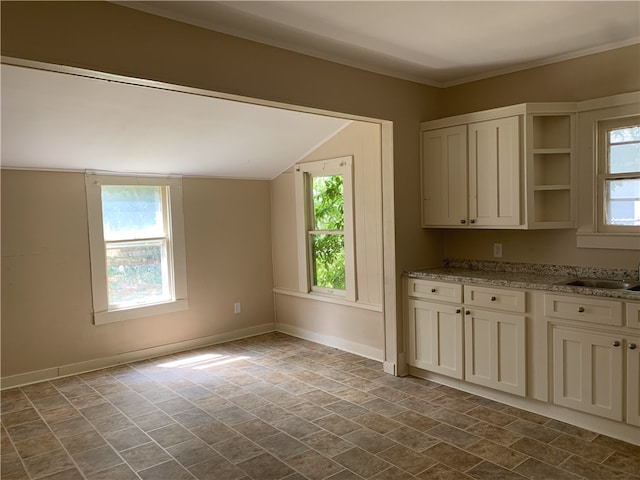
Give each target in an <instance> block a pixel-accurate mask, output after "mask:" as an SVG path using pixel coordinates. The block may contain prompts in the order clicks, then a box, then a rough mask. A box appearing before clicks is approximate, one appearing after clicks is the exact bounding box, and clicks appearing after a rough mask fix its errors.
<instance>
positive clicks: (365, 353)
mask: <svg viewBox="0 0 640 480" xmlns="http://www.w3.org/2000/svg"><path fill="white" fill-rule="evenodd" d="M276 330H277V331H279V332H282V333H286V334H287V335H291V336H292V337H298V338H302V339H304V340H309V341H311V342H315V343H320V344H322V345H326V346H328V347H333V348H337V349H339V350H344V351H345V352H349V353H354V354H356V355H360V356H361V357H366V358H370V359H371V360H377V361H378V362H382V361H383V360H384V352H383V350H382V349H380V348H374V347H370V346H369V345H364V344H362V343H357V342H351V341H349V340H345V339H343V338H339V337H334V336H332V335H323V334H321V333H316V332H311V331H309V330H305V329H303V328H300V327H294V326H292V325H287V324H284V323H278V325H277V329H276Z"/></svg>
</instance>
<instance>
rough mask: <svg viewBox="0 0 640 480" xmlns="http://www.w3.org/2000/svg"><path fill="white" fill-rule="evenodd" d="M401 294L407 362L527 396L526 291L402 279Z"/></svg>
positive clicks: (431, 370) (442, 373) (424, 368)
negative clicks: (403, 299)
mask: <svg viewBox="0 0 640 480" xmlns="http://www.w3.org/2000/svg"><path fill="white" fill-rule="evenodd" d="M452 287H457V288H452ZM463 291H464V295H463ZM405 295H406V297H405V307H406V315H405V318H406V321H407V323H406V325H407V355H408V357H407V363H408V364H409V365H410V366H413V367H417V368H421V369H423V370H428V371H430V372H435V373H439V374H441V375H447V376H449V377H453V378H457V379H461V380H466V381H469V382H473V383H477V384H479V385H483V386H486V387H490V388H495V389H497V390H502V391H505V392H509V393H514V394H516V395H521V396H524V395H525V394H526V387H527V382H526V339H525V337H526V315H525V313H524V312H525V311H526V301H525V299H526V294H525V292H523V291H519V290H507V289H496V288H488V287H477V286H469V285H464V286H462V285H460V284H453V283H446V282H434V281H423V280H418V279H406V281H405ZM496 310H498V311H496ZM500 310H502V311H500ZM504 310H507V311H509V312H510V313H505V312H504Z"/></svg>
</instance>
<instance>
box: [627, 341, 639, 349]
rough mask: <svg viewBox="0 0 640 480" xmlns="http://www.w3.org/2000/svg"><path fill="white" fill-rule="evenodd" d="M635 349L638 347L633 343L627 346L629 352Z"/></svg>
mask: <svg viewBox="0 0 640 480" xmlns="http://www.w3.org/2000/svg"><path fill="white" fill-rule="evenodd" d="M636 348H638V346H637V345H636V344H635V343H630V344H629V350H635V349H636Z"/></svg>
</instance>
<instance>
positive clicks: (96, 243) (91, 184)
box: [85, 172, 189, 325]
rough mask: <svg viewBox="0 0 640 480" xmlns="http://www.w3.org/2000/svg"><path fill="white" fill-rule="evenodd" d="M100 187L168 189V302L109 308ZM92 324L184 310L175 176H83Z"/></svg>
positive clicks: (183, 270) (181, 236) (181, 230)
mask: <svg viewBox="0 0 640 480" xmlns="http://www.w3.org/2000/svg"><path fill="white" fill-rule="evenodd" d="M103 185H145V186H155V187H167V191H168V195H167V197H168V198H167V199H166V200H167V201H166V202H165V205H166V207H165V208H166V212H165V215H166V217H165V220H166V222H167V228H168V232H167V234H168V235H167V257H168V264H169V272H167V273H168V276H169V284H170V290H172V291H171V292H170V293H171V299H170V300H168V301H163V302H159V303H152V304H144V305H136V306H127V307H123V308H110V307H109V301H108V295H107V270H106V244H105V239H104V230H103V223H102V186H103ZM85 187H86V195H87V215H88V226H89V250H90V258H91V286H92V295H93V321H94V323H95V324H96V325H102V324H106V323H112V322H120V321H124V320H131V319H134V318H142V317H149V316H155V315H161V314H165V313H171V312H176V311H180V310H186V309H187V308H189V305H188V301H187V266H186V255H185V237H184V218H183V208H182V178H181V177H176V176H138V175H116V174H100V173H95V172H87V173H86V175H85Z"/></svg>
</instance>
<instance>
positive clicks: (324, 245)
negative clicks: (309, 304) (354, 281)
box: [311, 234, 346, 290]
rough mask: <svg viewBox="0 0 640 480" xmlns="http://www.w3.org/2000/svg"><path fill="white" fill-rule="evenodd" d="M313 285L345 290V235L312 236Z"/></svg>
mask: <svg viewBox="0 0 640 480" xmlns="http://www.w3.org/2000/svg"><path fill="white" fill-rule="evenodd" d="M311 251H312V258H313V284H314V285H316V286H318V287H324V288H333V289H337V290H344V289H345V288H346V287H345V270H344V235H338V234H336V235H323V234H311Z"/></svg>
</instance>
